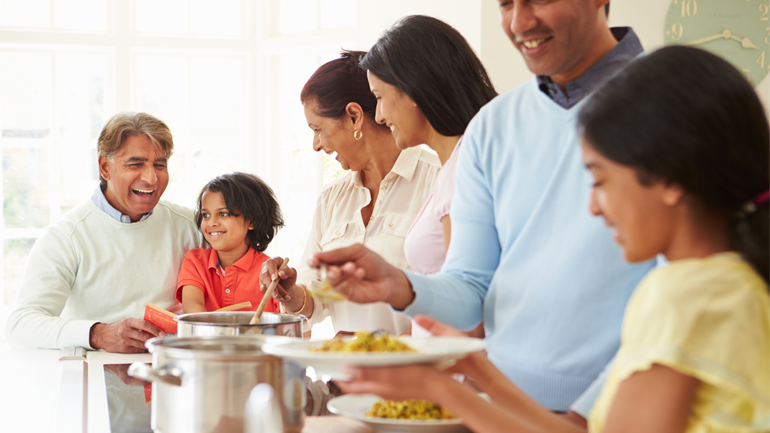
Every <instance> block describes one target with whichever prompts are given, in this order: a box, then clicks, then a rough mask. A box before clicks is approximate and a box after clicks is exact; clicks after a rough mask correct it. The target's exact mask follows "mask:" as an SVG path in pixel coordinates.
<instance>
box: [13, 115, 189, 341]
mask: <svg viewBox="0 0 770 433" xmlns="http://www.w3.org/2000/svg"><path fill="white" fill-rule="evenodd" d="M173 150H174V142H173V139H172V136H171V131H170V130H169V129H168V126H166V124H165V123H163V122H162V121H160V120H159V119H157V118H155V117H153V116H151V115H149V114H145V113H121V114H117V115H115V116H114V117H113V118H112V119H110V120H109V121H108V122H107V124H106V125H105V126H104V129H102V132H101V135H100V136H99V140H98V143H97V152H98V154H99V178H100V180H101V184H100V185H99V187H98V188H97V189H96V191H95V192H94V194H93V196H92V197H91V200H89V201H87V202H85V203H83V204H81V205H79V206H76V207H75V208H74V209H72V210H70V211H69V212H67V213H66V214H65V215H64V216H62V218H61V219H60V220H59V221H57V222H56V223H54V224H53V225H51V226H50V227H48V229H46V231H45V233H44V234H43V236H41V237H40V239H38V240H37V242H36V243H35V246H34V247H33V248H32V252H31V253H30V257H29V262H28V263H27V268H26V270H25V271H24V276H23V278H22V285H21V290H20V291H19V294H18V296H17V299H16V304H15V305H14V309H13V311H12V312H11V315H10V317H9V319H8V325H7V327H6V329H7V334H8V341H9V342H10V343H11V345H12V346H13V347H37V348H46V349H56V348H61V347H68V346H83V347H86V348H91V349H104V350H107V351H109V352H121V353H133V352H143V351H145V347H144V343H145V341H147V340H148V339H150V338H152V337H154V336H160V335H163V331H161V329H160V328H158V327H157V326H155V325H153V324H151V323H149V322H147V321H145V320H142V319H140V318H141V317H142V316H143V312H144V306H145V303H146V302H152V303H154V304H157V305H159V306H161V307H164V308H169V309H174V308H176V307H177V306H178V303H177V301H176V300H175V298H174V289H175V288H176V279H177V274H178V273H179V267H180V265H181V263H182V259H183V258H184V254H185V252H187V250H189V249H191V248H198V247H200V245H201V242H202V241H201V238H200V235H199V233H198V230H197V228H196V227H195V223H194V219H193V213H192V211H191V210H190V209H186V208H184V207H181V206H177V205H173V204H170V203H167V202H161V201H159V200H160V197H161V195H163V192H164V191H165V190H166V186H168V181H169V175H168V158H169V157H170V156H171V154H172V152H173Z"/></svg>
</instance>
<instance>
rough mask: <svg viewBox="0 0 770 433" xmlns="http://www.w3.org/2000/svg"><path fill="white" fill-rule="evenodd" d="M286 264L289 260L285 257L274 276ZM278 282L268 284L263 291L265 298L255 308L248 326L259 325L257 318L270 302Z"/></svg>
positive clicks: (277, 280) (277, 279)
mask: <svg viewBox="0 0 770 433" xmlns="http://www.w3.org/2000/svg"><path fill="white" fill-rule="evenodd" d="M288 264H289V258H288V257H286V258H285V259H283V262H282V263H281V266H279V267H278V270H277V271H276V274H277V273H278V272H281V269H283V268H285V267H286V266H287V265H288ZM279 281H280V279H279V278H276V279H275V280H273V281H272V282H271V283H270V285H269V286H267V290H266V291H265V296H263V297H262V302H260V303H259V307H257V311H256V312H254V317H252V318H251V320H250V321H249V325H256V324H258V323H259V318H260V317H261V316H262V313H263V312H264V311H265V307H267V302H268V301H269V300H270V298H272V297H273V291H275V287H276V286H277V285H278V282H279Z"/></svg>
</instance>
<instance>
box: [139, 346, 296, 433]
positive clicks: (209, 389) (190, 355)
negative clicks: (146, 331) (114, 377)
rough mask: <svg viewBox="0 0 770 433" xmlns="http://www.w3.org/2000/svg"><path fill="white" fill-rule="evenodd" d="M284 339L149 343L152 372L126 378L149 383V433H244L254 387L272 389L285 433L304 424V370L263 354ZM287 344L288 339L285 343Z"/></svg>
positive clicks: (146, 370) (143, 368)
mask: <svg viewBox="0 0 770 433" xmlns="http://www.w3.org/2000/svg"><path fill="white" fill-rule="evenodd" d="M278 338H281V339H283V338H282V337H268V336H261V335H255V336H251V337H189V338H179V337H176V338H153V339H151V340H150V341H148V342H147V348H148V349H149V351H150V353H152V367H150V366H149V365H148V364H144V363H139V362H137V363H134V364H131V367H130V368H129V370H128V374H129V375H131V376H133V377H137V378H140V379H144V380H147V381H151V382H152V408H151V414H152V415H151V427H152V429H153V431H154V432H156V433H175V432H184V433H215V432H242V431H243V418H244V406H245V404H246V400H247V399H248V397H249V393H250V392H251V390H252V389H253V388H254V386H256V385H257V384H258V383H267V384H269V385H270V386H272V388H273V390H274V392H275V397H276V401H277V402H278V404H279V407H280V410H281V416H282V420H283V427H284V428H283V431H284V432H286V433H293V432H299V431H301V430H302V427H303V425H304V423H305V404H306V399H305V398H306V397H305V386H304V378H305V369H304V368H301V367H300V366H298V365H297V364H294V363H292V362H289V361H284V360H282V359H280V358H276V357H273V356H270V355H266V354H265V353H263V352H262V350H261V348H262V345H263V344H265V343H266V342H267V341H268V340H271V341H276V340H273V339H278ZM287 340H288V339H287Z"/></svg>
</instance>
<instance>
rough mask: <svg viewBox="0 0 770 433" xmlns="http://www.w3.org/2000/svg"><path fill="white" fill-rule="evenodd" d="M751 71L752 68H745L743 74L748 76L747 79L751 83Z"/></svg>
mask: <svg viewBox="0 0 770 433" xmlns="http://www.w3.org/2000/svg"><path fill="white" fill-rule="evenodd" d="M749 72H751V69H744V70H743V76H744V77H746V79H747V80H748V81H749V83H751V75H750V74H749Z"/></svg>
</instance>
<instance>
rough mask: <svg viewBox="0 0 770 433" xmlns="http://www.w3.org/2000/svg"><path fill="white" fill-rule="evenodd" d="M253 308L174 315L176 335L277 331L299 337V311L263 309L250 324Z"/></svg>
mask: <svg viewBox="0 0 770 433" xmlns="http://www.w3.org/2000/svg"><path fill="white" fill-rule="evenodd" d="M252 317H254V312H253V311H222V312H211V313H190V314H182V315H181V316H176V317H175V318H174V320H176V322H177V335H178V336H179V337H196V336H236V335H255V334H256V335H259V334H262V335H281V336H284V337H297V338H301V337H302V322H303V321H305V320H307V319H306V317H305V316H303V315H301V314H279V313H263V314H262V317H260V318H259V323H257V324H254V325H250V324H249V321H250V320H251V318H252Z"/></svg>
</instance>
